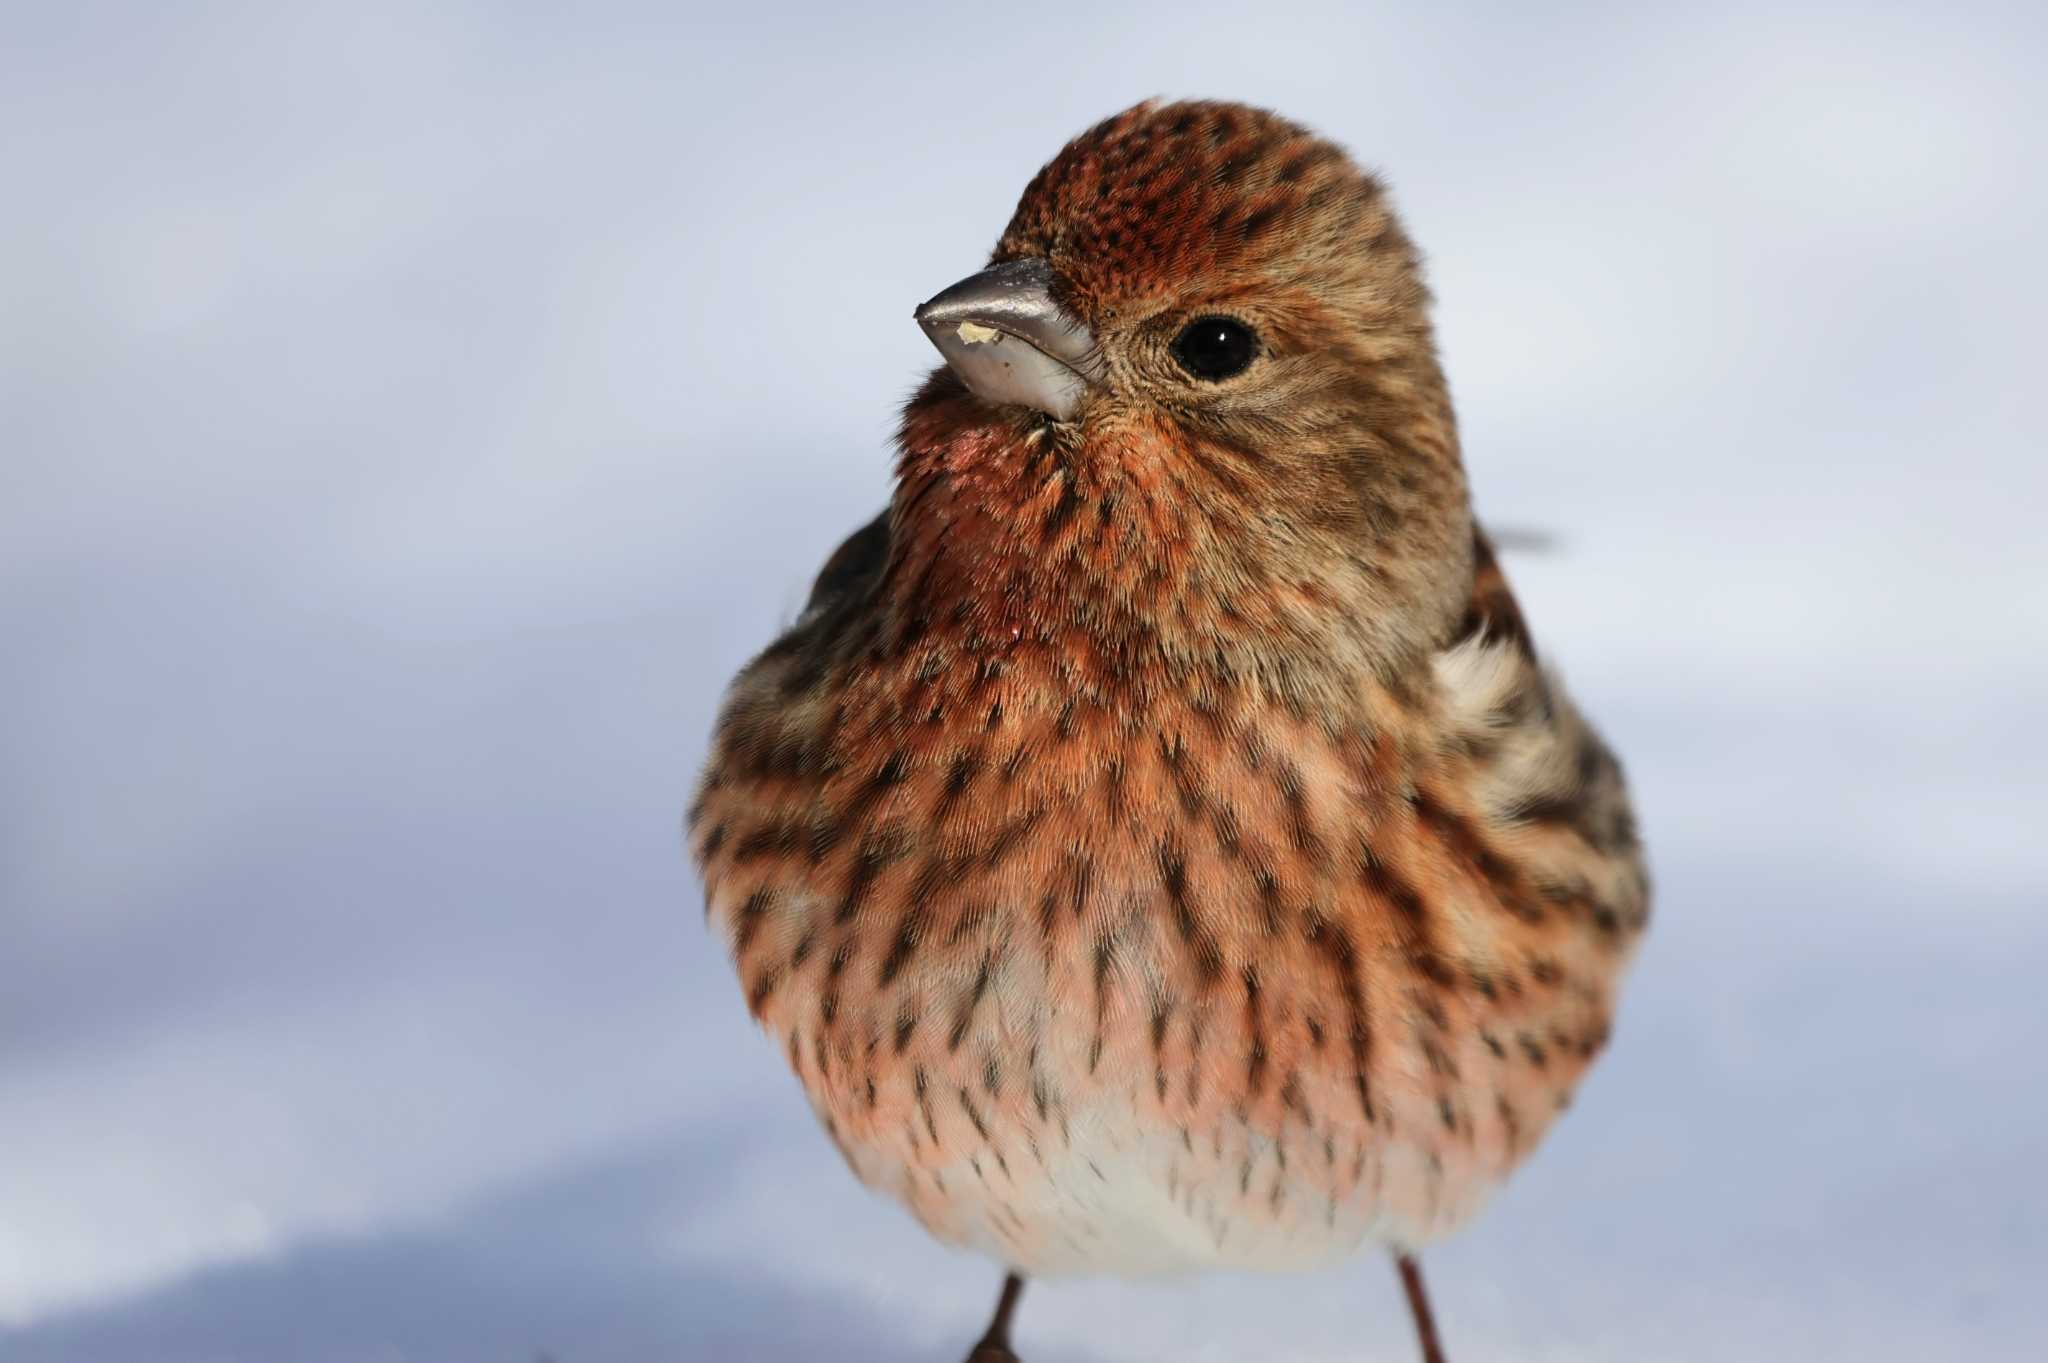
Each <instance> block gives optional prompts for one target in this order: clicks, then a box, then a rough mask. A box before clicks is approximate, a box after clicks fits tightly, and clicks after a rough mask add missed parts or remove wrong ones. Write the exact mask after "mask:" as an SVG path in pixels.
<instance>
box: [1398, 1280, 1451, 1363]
mask: <svg viewBox="0 0 2048 1363" xmlns="http://www.w3.org/2000/svg"><path fill="white" fill-rule="evenodd" d="M1394 1264H1395V1266H1396V1267H1397V1268H1399V1269H1400V1270H1401V1289H1402V1290H1403V1291H1404V1292H1406V1293H1407V1294H1408V1310H1409V1312H1410V1313H1411V1314H1412V1315H1413V1316H1414V1317H1415V1334H1416V1337H1417V1338H1418V1339H1419V1340H1421V1341H1422V1363H1444V1346H1443V1345H1442V1344H1440V1343H1438V1342H1437V1337H1436V1318H1435V1317H1434V1316H1432V1315H1430V1313H1429V1294H1428V1293H1427V1292H1424V1291H1423V1290H1422V1265H1421V1264H1418V1263H1416V1262H1415V1257H1414V1256H1413V1255H1409V1254H1396V1255H1395V1256H1394Z"/></svg>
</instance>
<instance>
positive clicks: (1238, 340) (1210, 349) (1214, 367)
mask: <svg viewBox="0 0 2048 1363" xmlns="http://www.w3.org/2000/svg"><path fill="white" fill-rule="evenodd" d="M1258 353H1259V338H1258V337H1257V336H1254V335H1253V334H1252V329H1251V328H1250V327H1248V326H1246V325H1245V324H1244V323H1242V322H1238V321H1233V320H1232V319H1231V318H1228V317H1197V318H1196V319H1195V320H1194V321H1192V322H1190V323H1188V324H1187V325H1186V326H1184V327H1182V328H1181V329H1180V335H1178V336H1176V337H1174V338H1173V358H1175V359H1176V360H1179V361H1180V367H1181V368H1182V369H1185V370H1187V371H1188V373H1190V374H1193V375H1194V376H1195V377H1196V378H1198V379H1207V380H1209V381H1210V382H1211V383H1214V382H1216V381H1217V380H1219V379H1227V378H1229V377H1230V376H1231V375H1233V374H1242V373H1244V371H1245V370H1247V369H1249V368H1250V367H1251V363H1252V360H1253V359H1255V358H1256V357H1257V356H1258Z"/></svg>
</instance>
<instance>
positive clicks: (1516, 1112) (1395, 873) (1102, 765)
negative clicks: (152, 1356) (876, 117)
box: [685, 100, 1650, 1363]
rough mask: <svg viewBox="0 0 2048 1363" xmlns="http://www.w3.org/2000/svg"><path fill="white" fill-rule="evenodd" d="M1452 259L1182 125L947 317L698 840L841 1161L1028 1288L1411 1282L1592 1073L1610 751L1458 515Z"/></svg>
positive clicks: (1140, 122)
mask: <svg viewBox="0 0 2048 1363" xmlns="http://www.w3.org/2000/svg"><path fill="white" fill-rule="evenodd" d="M1430 307H1431V295H1430V292H1429V290H1428V288H1427V287H1426V285H1425V283H1424V281H1423V276H1422V267H1421V262H1420V256H1419V253H1418V251H1417V248H1416V247H1415V245H1414V244H1413V242H1412V240H1411V238H1410V237H1409V235H1408V234H1407V231H1406V230H1405V228H1404V227H1403V225H1402V223H1401V220H1400V219H1399V217H1398V216H1397V215H1396V212H1395V209H1394V207H1393V204H1392V202H1391V199H1390V196H1389V194H1388V192H1387V190H1386V188H1385V186H1384V184H1383V183H1382V181H1381V180H1380V179H1379V178H1378V177H1377V176H1376V175H1375V174H1372V173H1368V172H1367V171H1365V170H1362V169H1361V168H1360V167H1359V165H1358V164H1357V163H1356V162H1355V161H1354V160H1353V158H1352V157H1351V156H1350V155H1349V154H1348V153H1347V152H1346V151H1345V150H1343V149H1342V148H1341V147H1340V146H1338V145H1337V144H1336V143H1334V142H1332V141H1329V140H1326V139H1325V138H1323V137H1322V136H1320V135H1318V134H1316V133H1314V132H1312V131H1310V130H1308V129H1306V128H1304V127H1303V126H1300V125H1298V124H1296V123H1293V122H1291V121H1289V120H1287V119H1285V118H1283V117H1281V116H1280V115H1278V114H1275V113H1272V112H1269V111H1266V110H1263V109H1258V108H1253V107H1249V106H1246V105H1242V104H1237V103H1230V102H1222V101H1182V102H1162V101H1160V100H1148V101H1145V102H1143V103H1140V104H1138V105H1136V106H1134V107H1132V108H1129V109H1126V110H1124V111H1123V112H1121V113H1118V114H1115V115H1114V116H1112V117H1110V118H1108V119H1106V120H1104V121H1102V122H1101V123H1098V124H1097V125H1095V126H1094V127H1092V128H1090V129H1088V130H1086V131H1085V132H1082V133H1081V134H1080V135H1079V136H1077V137H1075V138H1074V139H1073V140H1072V141H1071V142H1069V143H1068V144H1067V145H1066V146H1065V147H1064V148H1063V149H1062V150H1061V151H1060V152H1059V153H1058V154H1057V155H1056V156H1055V157H1054V158H1053V159H1052V160H1051V161H1050V162H1048V163H1047V164H1046V165H1045V166H1044V167H1043V169H1041V170H1040V171H1039V172H1038V173H1037V175H1036V176H1035V177H1034V178H1033V179H1032V180H1031V181H1030V182H1029V184H1028V185H1027V187H1026V188H1025V190H1024V192H1023V195H1022V198H1021V199H1020V200H1019V202H1018V204H1017V206H1016V209H1015V211H1014V214H1013V215H1012V217H1011V218H1010V220H1009V224H1008V226H1007V227H1006V228H1005V229H1004V231H1003V232H1002V235H1001V237H1000V238H999V239H998V241H997V244H996V247H995V249H994V251H993V253H992V254H991V256H990V257H989V259H988V264H987V266H986V267H985V268H983V269H981V270H979V271H978V272H975V273H973V274H971V275H969V276H968V277H967V278H965V279H963V280H961V281H960V282H959V283H957V284H954V285H953V286H952V287H950V288H947V289H945V290H943V291H941V292H940V293H938V294H936V295H934V296H933V297H931V298H930V299H928V300H927V301H926V302H925V303H923V304H922V305H921V306H919V307H918V308H917V309H916V311H915V314H914V321H915V323H916V325H917V326H918V327H919V328H920V329H921V330H922V331H923V333H924V334H925V336H926V337H927V338H928V339H929V340H930V341H931V343H932V344H933V345H934V346H935V347H936V349H937V350H938V352H939V355H940V359H941V360H942V361H943V363H941V364H940V365H939V366H938V367H937V368H935V369H934V370H933V371H932V372H931V373H930V375H929V376H928V377H927V378H926V379H925V380H924V381H923V383H922V385H921V386H920V387H918V388H917V389H916V391H915V393H914V395H913V396H912V397H911V398H910V399H909V400H908V402H907V404H906V405H905V406H904V408H903V411H902V418H901V425H900V429H899V432H898V436H897V440H896V462H895V478H894V486H893V490H892V492H891V496H890V500H889V504H888V505H887V507H886V508H885V509H884V510H883V511H882V512H881V513H880V514H879V515H877V516H876V517H875V518H874V519H873V520H871V521H869V522H868V523H867V524H866V525H864V526H863V527H861V528H860V529H859V530H857V531H855V532H854V533H853V534H852V535H851V536H850V537H849V538H848V539H846V541H845V542H844V543H843V544H841V545H840V546H839V548H838V549H837V550H836V552H834V553H832V554H831V555H830V557H829V558H828V559H827V560H826V561H825V563H824V566H823V569H822V571H820V572H819V573H818V575H817V578H816V581H815V585H814V587H813V589H812V591H811V594H810V596H809V599H808V602H807V604H806V605H805V606H804V607H803V609H802V611H801V613H800V614H798V615H797V616H796V618H795V619H794V622H793V623H791V624H790V625H789V627H788V628H787V629H786V630H785V631H784V632H783V633H781V634H780V636H779V637H776V638H775V639H774V640H773V642H771V643H770V644H768V645H767V647H766V648H765V650H764V651H763V652H761V653H760V654H759V656H757V657H756V658H754V659H753V660H752V661H751V662H750V663H748V664H747V665H746V666H745V667H744V669H743V670H742V671H741V672H740V673H739V674H738V676H737V677H736V678H735V679H734V680H733V682H732V683H731V686H730V688H729V690H728V691H727V693H726V696H725V699H724V702H723V704H722V707H721V708H720V710H719V713H718V717H717V719H716V721H715V724H714V729H713V734H712V739H711V742H710V744H709V749H708V756H707V758H706V760H705V764H704V768H703V771H702V775H701V777H700V779H699V781H698V784H697V786H696V788H695V794H694V796H693V798H692V800H691V802H690V804H689V807H688V812H687V815H686V820H685V833H686V840H687V843H688V846H689V851H690V854H691V856H692V857H693V859H694V861H695V864H696V866H697V868H698V870H699V872H700V874H701V877H702V880H703V885H704V889H705V913H706V916H707V922H708V923H709V925H710V930H711V933H712V935H713V936H714V937H715V939H716V940H717V942H719V943H720V944H722V946H723V947H724V948H725V949H726V950H727V951H728V952H729V953H730V956H731V959H732V962H733V965H734V968H735V972H736V976H737V980H738V983H739V986H740V995H741V997H742V998H743V999H744V1002H745V1006H746V1007H747V1009H748V1010H749V1011H750V1012H751V1014H752V1015H753V1017H754V1018H755V1019H757V1020H758V1022H759V1024H760V1026H761V1027H762V1028H764V1029H765V1030H766V1032H767V1033H768V1035H769V1036H770V1037H771V1038H773V1040H774V1042H775V1043H776V1048H777V1049H778V1050H779V1051H781V1052H783V1053H786V1055H787V1059H788V1064H789V1066H790V1068H791V1069H792V1070H793V1071H794V1073H795V1075H796V1076H797V1078H798V1080H799V1081H800V1083H801V1085H802V1088H803V1090H804V1092H805V1094H806V1095H807V1096H808V1099H809V1102H810V1104H811V1106H812V1108H813V1110H814V1112H815V1114H816V1116H817V1119H818V1120H819V1122H820V1123H821V1124H822V1125H823V1128H824V1130H825V1132H826V1134H827V1135H828V1136H829V1137H830V1139H831V1141H832V1142H833V1144H834V1145H835V1146H836V1147H837V1148H838V1150H839V1152H840V1154H841V1155H842V1156H843V1157H844V1159H845V1162H846V1164H847V1165H848V1166H849V1167H850V1169H851V1170H852V1172H853V1173H854V1174H855V1175H856V1176H857V1177H858V1178H859V1179H860V1180H861V1181H862V1182H863V1183H865V1184H867V1185H868V1186H869V1187H871V1188H873V1189H876V1190H878V1191H880V1192H882V1193H884V1194H886V1195H887V1196H889V1197H892V1198H894V1199H896V1200H897V1201H898V1202H900V1203H901V1204H902V1205H903V1206H904V1207H906V1208H907V1209H908V1210H909V1212H910V1213H911V1215H912V1216H913V1217H915V1219H916V1220H917V1221H918V1222H920V1223H921V1224H922V1225H923V1227H924V1228H925V1229H926V1230H927V1231H929V1232H930V1233H931V1234H932V1235H933V1236H935V1237H937V1238H938V1239H939V1240H940V1241H942V1242H945V1243H947V1244H950V1245H953V1246H957V1247H961V1248H964V1249H967V1250H971V1251H976V1252H979V1253H981V1254H983V1255H985V1256H987V1257H989V1258H990V1259H992V1260H994V1261H995V1264H996V1265H997V1266H999V1267H1000V1268H1001V1269H1002V1270H1003V1271H1004V1277H1003V1281H1002V1290H1001V1293H1000V1297H999V1301H998V1304H997V1309H996V1311H995V1313H994V1316H993V1318H992V1319H991V1320H990V1322H989V1324H988V1327H987V1329H986V1330H985V1331H984V1332H983V1334H982V1335H981V1337H980V1339H979V1341H978V1342H977V1343H976V1344H975V1345H974V1347H973V1351H972V1352H971V1353H970V1355H969V1359H970V1363H1015V1360H1016V1358H1017V1355H1016V1353H1015V1346H1014V1343H1013V1337H1012V1328H1011V1327H1012V1320H1013V1316H1014V1314H1015V1311H1016V1309H1017V1305H1018V1301H1019V1298H1020V1296H1021V1294H1022V1292H1023V1290H1024V1287H1025V1285H1026V1283H1027V1282H1028V1281H1030V1280H1031V1279H1032V1278H1036V1277H1061V1276H1074V1275H1112V1276H1126V1277H1130V1276H1144V1275H1153V1274H1172V1273H1187V1272H1199V1271H1203V1270H1211V1269H1257V1270H1292V1269H1305V1268H1309V1267H1314V1266H1318V1265H1323V1264H1327V1263H1330V1262H1333V1261H1336V1260H1339V1259H1342V1258H1345V1257H1347V1256H1350V1255H1353V1254H1357V1253H1359V1252H1361V1251H1366V1250H1371V1251H1373V1252H1375V1253H1377V1252H1385V1253H1387V1254H1389V1255H1391V1256H1392V1259H1393V1262H1394V1264H1395V1266H1396V1267H1397V1269H1398V1272H1399V1277H1400V1280H1401V1283H1402V1286H1403V1289H1404V1293H1405V1296H1406V1299H1407V1302H1408V1306H1409V1308H1410V1310H1411V1312H1412V1314H1413V1317H1414V1324H1415V1328H1416V1331H1417V1335H1418V1341H1419V1347H1420V1349H1421V1351H1422V1354H1423V1357H1424V1358H1425V1359H1426V1360H1428V1363H1441V1361H1442V1360H1443V1358H1444V1357H1445V1350H1444V1345H1443V1343H1442V1338H1441V1335H1440V1333H1439V1331H1438V1329H1437V1326H1436V1323H1435V1320H1434V1316H1433V1314H1432V1311H1431V1308H1430V1305H1429V1300H1428V1295H1427V1293H1426V1291H1425V1289H1424V1285H1423V1279H1422V1276H1421V1268H1420V1261H1419V1258H1418V1255H1419V1254H1420V1252H1421V1250H1422V1249H1423V1248H1424V1247H1425V1246H1427V1245H1429V1244H1431V1243H1433V1242H1435V1241H1437V1240H1439V1239H1441V1238H1442V1237H1444V1236H1445V1235H1447V1234H1449V1233H1451V1232H1452V1231H1454V1230H1457V1229H1458V1228H1459V1227H1461V1226H1462V1225H1464V1224H1465V1223H1466V1222H1468V1221H1469V1220H1470V1219H1471V1218H1472V1217H1473V1215H1474V1214H1475V1213H1476V1212H1477V1211H1478V1210H1479V1209H1480V1207H1481V1206H1482V1205H1483V1204H1484V1203H1485V1202H1486V1200H1487V1198H1488V1197H1489V1195H1490V1194H1491V1193H1492V1192H1493V1191H1494V1190H1495V1189H1497V1188H1498V1187H1499V1186H1500V1185H1501V1184H1502V1183H1503V1181H1504V1180H1505V1179H1506V1178H1507V1177H1508V1176H1509V1175H1510V1174H1511V1173H1512V1172H1513V1171H1514V1170H1515V1169H1516V1167H1517V1166H1518V1165H1519V1164H1520V1163H1521V1162H1522V1161H1523V1160H1524V1159H1525V1158H1526V1157H1527V1156H1528V1155H1529V1153H1530V1152H1531V1151H1532V1150H1533V1149H1534V1148H1535V1147H1536V1146H1537V1144H1538V1143H1539V1142H1540V1141H1541V1140H1542V1139H1543V1137H1544V1136H1545V1134H1546V1131H1547V1129H1548V1128H1549V1127H1550V1126H1551V1124H1552V1122H1553V1120H1554V1119H1555V1118H1556V1116H1557V1114H1558V1113H1559V1112H1560V1111H1561V1110H1563V1109H1564V1108H1565V1106H1566V1105H1567V1103H1568V1102H1569V1100H1570V1099H1571V1097H1572V1094H1573V1092H1574V1090H1575V1089H1576V1087H1577V1085H1578V1083H1579V1082H1580V1080H1581V1078H1582V1077H1583V1076H1584V1074H1585V1073H1586V1071H1587V1069H1588V1067H1589V1065H1590V1064H1591V1063H1592V1061H1593V1060H1594V1058H1595V1057H1596V1056H1597V1055H1598V1054H1600V1053H1601V1051H1602V1050H1603V1048H1604V1047H1605V1045H1606V1043H1607V1041H1608V1038H1609V1034H1610V1030H1611V1026H1612V1023H1613V1018H1614V1014H1615V1008H1616V1005H1617V1000H1618V992H1619V989H1620V985H1621V981H1622V979H1623V977H1624V975H1625V972H1626V970H1627V967H1628V965H1629V963H1630V961H1631V958H1632V957H1633V955H1634V953H1635V949H1636V947H1637V945H1638V942H1639V940H1640V938H1641V935H1642V933H1643V930H1644V928H1645V925H1646V923H1647V921H1648V916H1649V903H1650V888H1649V879H1648V873H1647V870H1646V865H1645V858H1644V853H1643V849H1642V845H1641V839H1640V837H1639V834H1638V831H1637V825H1636V820H1635V815H1634V812H1633V808H1632V805H1631V802H1630V797H1629V793H1628V788H1627V785H1626V782H1625V780H1624V777H1623V773H1622V769H1621V766H1620V764H1619V762H1618V760H1617V759H1616V757H1615V756H1614V754H1613V752H1612V751H1611V749H1610V748H1609V747H1608V746H1607V745H1606V744H1605V743H1604V742H1603V741H1602V739H1601V738H1600V737H1599V736H1598V734H1597V733H1596V732H1595V730H1594V729H1593V728H1592V727H1591V725H1590V724H1589V723H1588V721H1587V720H1586V719H1585V718H1584V717H1583V716H1582V715H1581V713H1580V712H1579V710H1578V709H1577V708H1576V707H1575V706H1574V705H1573V703H1572V701H1571V699H1570V697H1569V695H1568V694H1567V692H1566V691H1565V689H1564V686H1563V683H1562V682H1561V681H1560V680H1559V678H1558V676H1557V674H1556V673H1555V671H1554V670H1553V669H1552V668H1551V667H1550V665H1549V663H1548V661H1547V659H1546V658H1544V657H1542V656H1541V655H1539V654H1538V652H1537V649H1536V647H1535V644H1534V637H1533V635H1532V633H1531V631H1530V629H1529V627H1528V625H1527V623H1526V621H1525V619H1524V617H1523V614H1522V612H1521V610H1520V608H1519V606H1518V605H1517V602H1516V599H1515V596H1514V594H1513V592H1512V591H1511V589H1510V587H1509V585H1508V583H1507V580H1506V578H1505V576H1504V574H1503V572H1502V569H1501V566H1500V564H1499V562H1498V560H1497V557H1496V555H1495V553H1494V550H1493V548H1492V546H1491V545H1490V543H1489V541H1488V539H1487V536H1486V533H1485V532H1484V530H1483V529H1482V528H1481V527H1480V525H1479V523H1478V522H1477V520H1476V519H1475V516H1474V513H1473V511H1472V506H1471V496H1470V492H1469V489H1468V485H1467V479H1466V475H1465V471H1464V466H1463V461H1462V456H1461V452H1460V447H1459V441H1458V434H1457V426H1456V420H1455V416H1454V413H1453V409H1452V404H1451V399H1450V395H1449V390H1448V387H1447V383H1446V380H1445V376H1444V373H1443V368H1442V365H1441V363H1440V360H1439V356H1438V349H1437V345H1436V341H1435V337H1434V331H1433V326H1432V322H1431V318H1430Z"/></svg>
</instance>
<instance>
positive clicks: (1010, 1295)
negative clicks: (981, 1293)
mask: <svg viewBox="0 0 2048 1363" xmlns="http://www.w3.org/2000/svg"><path fill="white" fill-rule="evenodd" d="M1023 1295H1024V1279H1023V1277H1022V1276H1021V1275H1020V1274H1016V1273H1012V1274H1010V1275H1009V1276H1008V1277H1006V1278H1004V1279H1003V1295H1002V1296H1000V1297H998V1298H996V1314H995V1318H994V1319H993V1320H991V1321H989V1323H988V1329H987V1330H986V1331H984V1332H983V1334H982V1336H981V1342H980V1343H978V1344H976V1345H975V1346H974V1349H973V1351H972V1352H970V1353H969V1354H968V1355H967V1363H1017V1355H1016V1354H1015V1353H1014V1352H1012V1351H1011V1349H1010V1317H1011V1316H1013V1315H1015V1314H1016V1313H1017V1299H1018V1298H1019V1297H1021V1296H1023Z"/></svg>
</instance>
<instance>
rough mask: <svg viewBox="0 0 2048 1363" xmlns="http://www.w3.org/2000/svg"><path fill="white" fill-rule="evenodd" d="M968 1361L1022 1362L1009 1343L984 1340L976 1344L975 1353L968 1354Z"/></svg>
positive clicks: (991, 1362)
mask: <svg viewBox="0 0 2048 1363" xmlns="http://www.w3.org/2000/svg"><path fill="white" fill-rule="evenodd" d="M967 1363H1020V1360H1019V1359H1018V1357H1017V1355H1016V1354H1015V1353H1014V1352H1012V1350H1011V1349H1010V1346H1009V1345H1007V1344H1000V1343H991V1342H990V1341H988V1340H983V1341H982V1342H981V1343H979V1344H977V1345H975V1346H974V1352H973V1353H971V1354H969V1355H967Z"/></svg>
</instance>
